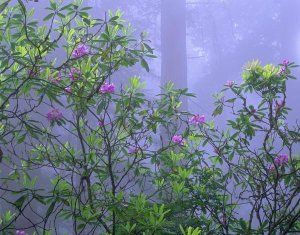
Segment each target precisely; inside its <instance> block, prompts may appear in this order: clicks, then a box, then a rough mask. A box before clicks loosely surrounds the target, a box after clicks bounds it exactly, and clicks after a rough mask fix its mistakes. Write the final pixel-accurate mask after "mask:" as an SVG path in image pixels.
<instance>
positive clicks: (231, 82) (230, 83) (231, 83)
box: [225, 80, 234, 88]
mask: <svg viewBox="0 0 300 235" xmlns="http://www.w3.org/2000/svg"><path fill="white" fill-rule="evenodd" d="M225 86H228V87H230V88H231V87H233V86H234V81H230V80H228V81H227V82H226V83H225Z"/></svg>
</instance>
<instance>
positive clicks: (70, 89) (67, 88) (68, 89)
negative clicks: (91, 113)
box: [65, 86, 72, 94]
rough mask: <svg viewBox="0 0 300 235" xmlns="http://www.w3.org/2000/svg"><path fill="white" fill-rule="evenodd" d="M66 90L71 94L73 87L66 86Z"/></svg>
mask: <svg viewBox="0 0 300 235" xmlns="http://www.w3.org/2000/svg"><path fill="white" fill-rule="evenodd" d="M65 92H66V93H69V94H71V93H72V88H71V87H69V86H68V87H66V88H65Z"/></svg>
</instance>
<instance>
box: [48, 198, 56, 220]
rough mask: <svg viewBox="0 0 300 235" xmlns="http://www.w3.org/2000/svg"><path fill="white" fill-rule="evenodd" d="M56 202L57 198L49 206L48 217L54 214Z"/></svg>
mask: <svg viewBox="0 0 300 235" xmlns="http://www.w3.org/2000/svg"><path fill="white" fill-rule="evenodd" d="M55 204H56V200H53V202H52V203H51V204H50V206H49V207H48V210H47V212H46V217H49V216H50V215H51V214H52V212H53V210H54V207H55Z"/></svg>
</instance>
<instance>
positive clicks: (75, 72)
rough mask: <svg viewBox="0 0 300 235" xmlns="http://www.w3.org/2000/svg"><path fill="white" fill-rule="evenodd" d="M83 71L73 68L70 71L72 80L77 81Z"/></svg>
mask: <svg viewBox="0 0 300 235" xmlns="http://www.w3.org/2000/svg"><path fill="white" fill-rule="evenodd" d="M80 76H81V71H80V70H79V69H75V68H71V70H70V73H69V78H70V79H71V81H75V80H77V79H80Z"/></svg>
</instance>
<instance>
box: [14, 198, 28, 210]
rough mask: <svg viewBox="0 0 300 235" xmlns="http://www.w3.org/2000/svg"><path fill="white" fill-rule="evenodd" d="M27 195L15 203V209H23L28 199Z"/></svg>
mask: <svg viewBox="0 0 300 235" xmlns="http://www.w3.org/2000/svg"><path fill="white" fill-rule="evenodd" d="M27 197H28V196H27V195H23V196H21V197H19V198H18V199H17V200H16V201H15V202H14V205H15V207H17V208H18V209H22V206H23V204H24V202H25V200H26V199H27Z"/></svg>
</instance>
